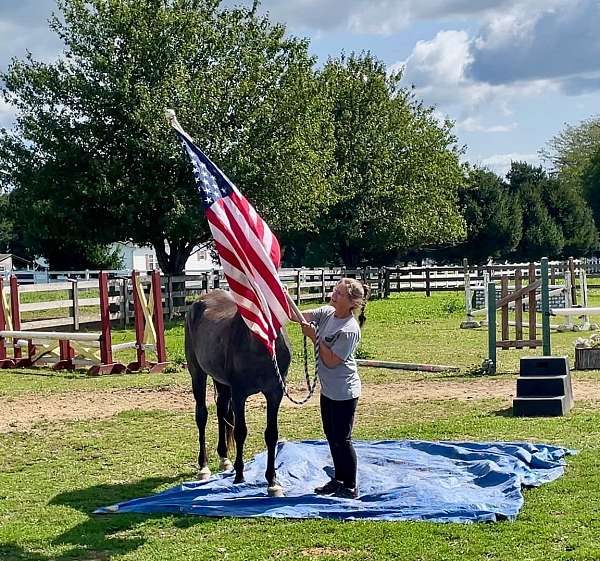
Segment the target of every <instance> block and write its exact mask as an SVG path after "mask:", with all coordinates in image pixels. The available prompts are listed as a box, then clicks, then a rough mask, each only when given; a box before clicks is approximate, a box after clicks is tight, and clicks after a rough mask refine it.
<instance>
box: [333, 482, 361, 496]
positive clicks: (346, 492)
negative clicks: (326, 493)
mask: <svg viewBox="0 0 600 561" xmlns="http://www.w3.org/2000/svg"><path fill="white" fill-rule="evenodd" d="M333 496H334V497H339V498H340V499H356V498H357V497H358V487H346V486H345V485H340V486H339V487H338V489H337V491H336V492H335V493H334V494H333Z"/></svg>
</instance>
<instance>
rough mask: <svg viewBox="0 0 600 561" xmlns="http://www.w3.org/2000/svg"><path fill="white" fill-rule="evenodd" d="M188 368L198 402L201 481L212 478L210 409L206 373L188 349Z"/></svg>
mask: <svg viewBox="0 0 600 561" xmlns="http://www.w3.org/2000/svg"><path fill="white" fill-rule="evenodd" d="M186 355H187V356H186V359H187V367H188V370H189V371H190V375H191V377H192V391H193V392H194V399H195V401H196V426H197V427H198V444H199V446H198V469H199V471H198V477H199V478H200V480H204V479H208V478H209V477H210V474H211V472H210V468H209V467H208V458H207V455H206V421H207V419H208V409H207V407H206V372H204V370H202V368H200V365H199V364H198V361H197V360H196V357H195V356H194V354H193V351H188V349H187V348H186Z"/></svg>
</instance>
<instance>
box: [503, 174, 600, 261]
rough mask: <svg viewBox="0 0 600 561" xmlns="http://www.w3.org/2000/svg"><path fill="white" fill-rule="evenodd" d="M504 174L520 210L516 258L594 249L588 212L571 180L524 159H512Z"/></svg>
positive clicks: (595, 238)
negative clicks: (515, 160) (520, 237)
mask: <svg viewBox="0 0 600 561" xmlns="http://www.w3.org/2000/svg"><path fill="white" fill-rule="evenodd" d="M507 177H508V179H509V182H510V189H511V191H512V193H513V195H514V196H516V197H518V199H519V201H520V205H521V209H522V212H523V237H522V239H521V242H520V244H519V246H518V247H517V249H516V252H515V253H516V255H517V256H518V257H521V258H525V259H538V258H540V257H542V256H550V257H569V256H576V257H579V256H582V255H587V254H589V253H591V252H592V251H594V250H595V249H596V248H597V245H598V234H597V231H596V228H595V226H594V221H593V217H592V212H591V210H590V208H589V206H588V205H587V203H586V201H585V199H584V197H583V196H582V193H581V189H580V187H579V185H577V183H576V182H575V181H574V180H569V179H568V178H566V177H563V178H560V177H555V176H552V177H548V175H547V174H546V172H545V171H544V170H543V168H542V167H541V166H540V167H535V166H532V165H530V164H527V163H525V162H513V163H512V166H511V170H510V172H509V173H508V176H507Z"/></svg>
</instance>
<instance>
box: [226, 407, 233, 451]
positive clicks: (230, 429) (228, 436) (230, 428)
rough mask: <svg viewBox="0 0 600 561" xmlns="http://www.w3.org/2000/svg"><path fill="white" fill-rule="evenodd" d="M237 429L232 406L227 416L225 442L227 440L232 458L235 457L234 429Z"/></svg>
mask: <svg viewBox="0 0 600 561" xmlns="http://www.w3.org/2000/svg"><path fill="white" fill-rule="evenodd" d="M234 429H235V416H234V414H233V411H232V410H231V408H230V409H229V413H228V414H227V417H226V418H225V442H227V454H228V455H229V457H230V458H235V438H234V436H233V430H234Z"/></svg>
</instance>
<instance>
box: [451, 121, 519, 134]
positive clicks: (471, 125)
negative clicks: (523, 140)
mask: <svg viewBox="0 0 600 561" xmlns="http://www.w3.org/2000/svg"><path fill="white" fill-rule="evenodd" d="M517 126H518V125H517V123H514V122H513V123H508V124H506V125H483V124H482V123H481V121H479V120H478V119H476V118H475V117H467V118H466V119H464V120H463V121H460V122H458V123H456V128H457V129H458V130H464V131H466V132H483V133H506V132H512V131H513V130H515V129H516V128H517Z"/></svg>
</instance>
